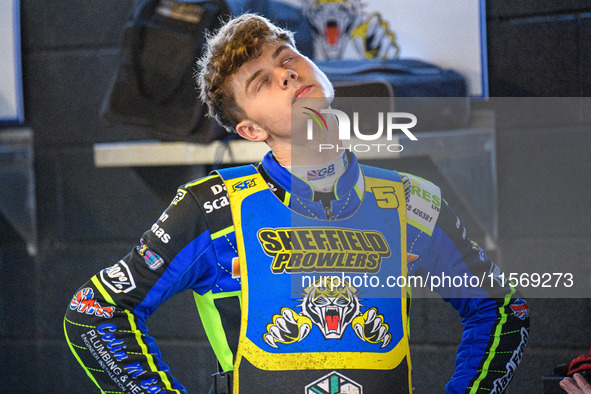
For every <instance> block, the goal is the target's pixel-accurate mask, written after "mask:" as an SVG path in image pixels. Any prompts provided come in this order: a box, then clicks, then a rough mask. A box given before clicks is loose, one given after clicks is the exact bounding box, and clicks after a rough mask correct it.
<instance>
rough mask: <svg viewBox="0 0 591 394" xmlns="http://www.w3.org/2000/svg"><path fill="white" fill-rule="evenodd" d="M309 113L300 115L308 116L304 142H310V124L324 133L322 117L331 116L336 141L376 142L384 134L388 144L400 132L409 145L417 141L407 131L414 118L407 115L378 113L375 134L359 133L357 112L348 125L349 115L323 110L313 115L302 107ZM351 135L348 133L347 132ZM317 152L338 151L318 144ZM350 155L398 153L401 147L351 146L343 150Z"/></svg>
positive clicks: (364, 144) (360, 131) (334, 147)
mask: <svg viewBox="0 0 591 394" xmlns="http://www.w3.org/2000/svg"><path fill="white" fill-rule="evenodd" d="M304 108H305V109H306V110H308V111H309V112H304V114H305V115H308V116H309V117H310V119H308V123H307V135H306V136H307V139H308V140H312V139H313V138H314V124H316V125H317V126H318V127H319V128H320V130H321V131H323V132H326V131H327V130H328V125H327V121H326V118H325V117H324V116H323V114H329V115H334V116H335V117H336V119H337V123H338V129H339V131H338V133H339V134H338V139H339V140H340V141H350V140H351V139H352V138H353V137H355V138H357V139H358V140H361V141H377V140H380V139H382V138H383V136H384V133H385V136H386V141H388V142H391V141H393V140H394V139H395V138H396V137H395V133H397V132H402V133H404V135H406V136H407V137H408V138H409V139H410V140H411V141H418V138H417V137H415V135H414V134H413V133H412V132H411V131H410V129H411V128H413V127H414V126H416V125H417V117H416V116H415V115H413V114H411V113H409V112H385V113H384V112H378V113H377V121H378V126H377V130H376V131H367V130H360V122H359V112H353V122H351V120H350V118H349V115H347V114H346V113H345V112H344V111H341V110H338V109H334V108H324V109H321V110H320V111H316V110H314V109H312V108H309V107H304ZM351 131H352V132H351ZM318 148H319V152H321V151H323V150H332V149H336V150H340V149H342V148H341V147H338V146H335V145H333V144H319V146H318ZM347 148H349V149H350V150H352V151H354V152H368V151H370V150H372V149H377V150H378V151H380V150H381V149H384V150H387V151H388V152H401V151H402V149H403V147H402V145H400V144H397V143H392V144H383V143H381V144H377V143H374V144H366V143H362V144H353V145H349V146H347Z"/></svg>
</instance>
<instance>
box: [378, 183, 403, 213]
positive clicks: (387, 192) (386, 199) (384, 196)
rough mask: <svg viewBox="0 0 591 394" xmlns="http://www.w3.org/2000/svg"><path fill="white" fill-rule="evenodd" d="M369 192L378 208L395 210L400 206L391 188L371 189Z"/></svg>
mask: <svg viewBox="0 0 591 394" xmlns="http://www.w3.org/2000/svg"><path fill="white" fill-rule="evenodd" d="M371 192H372V193H373V195H374V198H375V199H376V204H377V205H378V207H379V208H384V209H396V208H398V207H399V206H400V202H399V201H398V197H397V196H396V192H395V191H394V187H393V186H379V187H372V188H371Z"/></svg>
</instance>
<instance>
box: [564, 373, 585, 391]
mask: <svg viewBox="0 0 591 394" xmlns="http://www.w3.org/2000/svg"><path fill="white" fill-rule="evenodd" d="M560 387H562V388H563V389H564V391H566V392H567V393H569V394H591V384H589V383H588V382H587V381H586V380H585V378H584V377H583V375H581V374H580V373H576V374H574V375H573V377H572V378H564V379H562V380H561V381H560Z"/></svg>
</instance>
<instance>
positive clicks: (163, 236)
mask: <svg viewBox="0 0 591 394" xmlns="http://www.w3.org/2000/svg"><path fill="white" fill-rule="evenodd" d="M151 230H152V232H153V233H154V235H156V236H157V237H158V238H160V240H161V241H162V242H164V243H165V244H167V243H168V241H170V235H169V234H168V233H167V232H166V231H164V229H163V228H162V227H160V226H159V225H157V224H156V223H154V224H153V225H152V229H151Z"/></svg>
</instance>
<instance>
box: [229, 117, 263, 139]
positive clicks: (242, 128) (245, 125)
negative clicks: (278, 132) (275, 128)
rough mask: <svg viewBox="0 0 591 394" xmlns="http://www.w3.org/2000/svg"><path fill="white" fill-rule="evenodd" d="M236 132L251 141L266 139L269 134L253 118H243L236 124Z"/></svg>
mask: <svg viewBox="0 0 591 394" xmlns="http://www.w3.org/2000/svg"><path fill="white" fill-rule="evenodd" d="M236 132H237V133H238V135H240V136H241V137H242V138H244V139H247V140H249V141H266V140H267V138H269V134H268V133H267V132H266V131H265V130H264V129H263V128H261V127H260V126H259V125H258V124H256V123H255V122H253V121H251V120H243V121H242V122H240V123H238V124H237V125H236Z"/></svg>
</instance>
